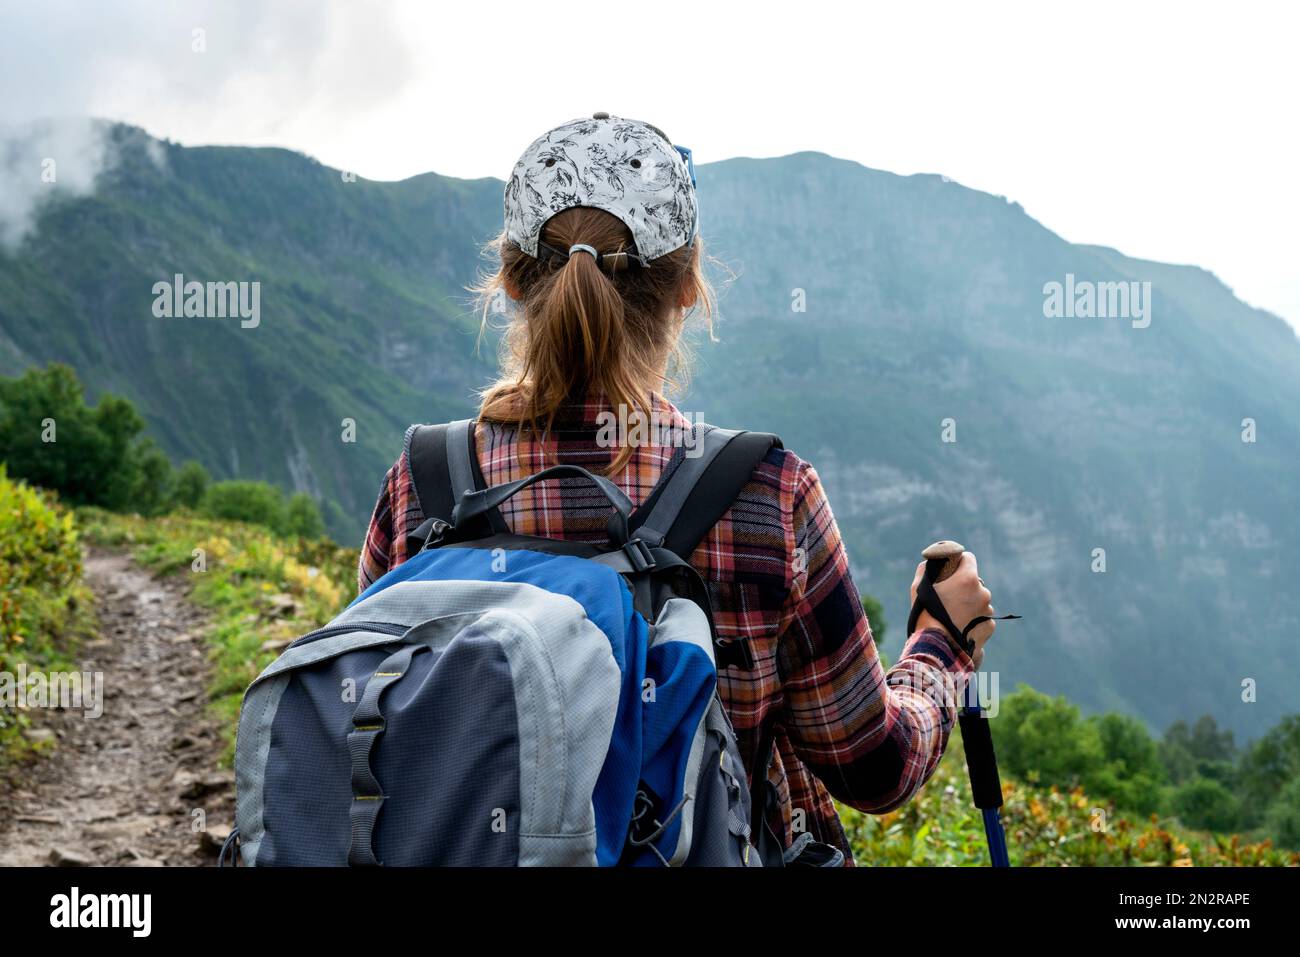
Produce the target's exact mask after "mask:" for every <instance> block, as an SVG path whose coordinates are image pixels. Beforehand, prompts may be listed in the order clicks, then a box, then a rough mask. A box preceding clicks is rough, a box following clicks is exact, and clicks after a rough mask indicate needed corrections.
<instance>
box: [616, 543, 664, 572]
mask: <svg viewBox="0 0 1300 957" xmlns="http://www.w3.org/2000/svg"><path fill="white" fill-rule="evenodd" d="M623 553H624V554H625V555H627V560H628V561H629V562H631V563H632V568H633V570H635V571H638V572H643V571H647V570H649V569H651V568H654V567H655V564H656V562H655V557H654V553H653V552H651V551H650V546H649V545H647V544H646V543H645V542H643V541H641V539H639V538H634V539H632V540H631V541H629V542H628V543H627V544H626V545H624V546H623Z"/></svg>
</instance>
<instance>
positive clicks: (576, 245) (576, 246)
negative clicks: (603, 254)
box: [569, 243, 600, 264]
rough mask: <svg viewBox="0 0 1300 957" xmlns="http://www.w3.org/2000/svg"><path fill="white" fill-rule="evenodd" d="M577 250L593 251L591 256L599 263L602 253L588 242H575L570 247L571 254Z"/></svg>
mask: <svg viewBox="0 0 1300 957" xmlns="http://www.w3.org/2000/svg"><path fill="white" fill-rule="evenodd" d="M575 250H581V251H582V252H587V253H591V258H592V259H594V260H596V263H597V264H599V263H600V253H598V252H596V250H595V249H593V248H592V247H590V246H588V245H587V244H586V243H574V244H573V245H572V246H570V247H569V255H570V256H572V255H573V253H574V251H575Z"/></svg>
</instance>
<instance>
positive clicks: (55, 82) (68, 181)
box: [0, 0, 414, 248]
mask: <svg viewBox="0 0 1300 957" xmlns="http://www.w3.org/2000/svg"><path fill="white" fill-rule="evenodd" d="M4 18H5V28H4V31H3V32H2V33H0V89H3V90H5V91H14V95H8V94H7V95H6V96H5V97H3V98H2V99H0V187H2V188H0V244H3V245H5V246H7V247H10V248H12V247H13V246H14V245H15V244H16V243H18V242H20V241H21V240H22V238H23V237H24V236H25V235H27V234H28V233H30V231H31V229H32V226H33V223H34V222H35V220H36V217H37V215H38V212H39V208H40V204H41V203H42V202H43V201H44V200H45V199H46V198H48V197H51V196H55V195H59V194H65V195H85V194H86V193H88V192H90V191H92V190H93V189H94V186H95V182H96V180H97V178H98V177H99V175H100V174H102V172H103V171H104V170H105V169H107V168H109V167H110V166H111V165H112V163H113V162H114V161H115V157H114V153H113V148H112V145H111V141H110V138H109V137H108V135H107V126H106V125H105V124H102V123H94V122H90V121H89V118H92V117H105V118H108V119H111V120H115V121H125V122H128V123H133V124H136V125H139V126H142V127H144V128H145V129H146V130H148V131H150V132H153V133H155V134H157V135H165V136H167V137H169V138H172V139H176V140H179V141H181V142H199V143H221V142H228V143H241V144H276V145H283V144H285V143H293V142H297V141H299V140H301V139H302V137H301V136H299V135H298V134H299V133H300V132H301V131H302V130H304V129H307V128H319V127H321V126H323V125H325V126H328V125H330V124H333V125H334V127H335V128H337V127H338V126H339V125H345V124H347V123H348V122H349V121H350V120H352V119H355V118H358V117H363V116H365V115H366V112H367V111H368V110H370V109H371V108H373V106H374V104H375V103H376V102H378V101H381V100H383V99H384V98H387V97H391V96H393V95H395V94H396V93H397V91H399V90H400V89H402V88H403V87H404V86H405V85H406V84H407V83H408V82H409V81H410V79H411V77H412V74H413V71H414V62H413V56H412V54H411V52H410V47H409V46H408V44H407V43H406V42H405V39H404V38H403V37H402V36H401V29H400V27H399V26H398V25H397V24H396V23H395V21H394V20H393V18H392V16H391V15H390V11H389V8H388V7H387V6H386V5H384V4H380V3H376V2H367V0H333V2H324V3H314V2H313V3H308V2H301V0H298V2H295V0H286V2H277V3H266V2H264V0H222V2H204V0H181V2H175V3H168V4H158V3H147V2H143V0H118V2H113V3H102V4H85V3H73V2H67V0H44V2H42V3H39V4H11V5H7V6H6V10H5V13H4ZM50 160H52V161H53V163H54V166H53V170H54V175H55V179H54V181H53V182H51V181H50V180H49V172H48V171H49V170H50V169H51V167H50V165H49V163H48V162H47V161H50Z"/></svg>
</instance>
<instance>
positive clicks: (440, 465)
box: [406, 419, 508, 545]
mask: <svg viewBox="0 0 1300 957" xmlns="http://www.w3.org/2000/svg"><path fill="white" fill-rule="evenodd" d="M474 424H475V423H474V420H473V419H460V420H458V421H456V422H448V423H446V424H445V425H413V426H411V428H410V429H409V430H408V433H407V435H408V437H407V447H406V456H407V461H408V462H409V463H410V466H411V482H412V484H413V485H414V486H415V497H416V499H417V500H418V501H419V503H420V512H421V514H422V515H423V516H424V521H423V522H422V523H421V525H420V527H419V528H417V529H416V530H415V531H414V532H413V533H412V534H411V537H412V538H415V537H418V538H419V539H420V544H421V545H422V544H423V542H424V541H425V540H426V539H427V538H428V536H429V530H430V528H431V527H432V525H433V522H434V520H440V521H443V522H447V523H448V524H450V522H451V513H452V509H454V508H455V507H456V503H457V502H459V501H460V497H461V496H462V495H463V494H465V492H467V491H480V490H482V489H483V488H485V487H486V484H487V483H486V482H485V481H484V479H483V470H482V469H481V468H480V467H479V462H478V452H477V450H476V448H475V445H474ZM485 521H486V523H487V529H488V530H487V531H485V532H484V534H490V533H491V532H505V531H508V528H507V527H506V524H505V520H504V519H503V518H502V517H501V513H500V512H498V511H497V510H496V509H492V510H491V511H490V512H489V513H487V515H486V516H485Z"/></svg>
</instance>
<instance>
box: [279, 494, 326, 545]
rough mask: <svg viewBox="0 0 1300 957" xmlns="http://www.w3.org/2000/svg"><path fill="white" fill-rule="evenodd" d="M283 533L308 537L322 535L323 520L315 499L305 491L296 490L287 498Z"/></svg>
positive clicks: (323, 531)
mask: <svg viewBox="0 0 1300 957" xmlns="http://www.w3.org/2000/svg"><path fill="white" fill-rule="evenodd" d="M283 533H284V534H286V535H296V536H298V537H299V538H310V539H316V538H321V537H323V536H324V534H325V520H324V519H323V518H321V514H320V509H319V508H318V507H317V506H316V500H315V499H313V498H312V497H311V496H310V495H308V494H306V493H305V492H298V493H297V494H295V495H293V496H292V497H291V498H290V499H289V504H288V506H287V507H286V508H285V517H284V528H283Z"/></svg>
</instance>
